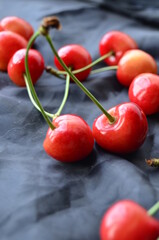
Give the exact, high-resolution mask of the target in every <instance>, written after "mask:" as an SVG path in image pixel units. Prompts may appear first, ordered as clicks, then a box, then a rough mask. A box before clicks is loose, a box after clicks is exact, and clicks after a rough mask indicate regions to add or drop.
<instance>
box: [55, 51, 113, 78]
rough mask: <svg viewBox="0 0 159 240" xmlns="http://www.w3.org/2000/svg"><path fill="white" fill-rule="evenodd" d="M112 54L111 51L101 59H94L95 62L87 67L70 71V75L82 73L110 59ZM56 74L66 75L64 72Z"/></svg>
mask: <svg viewBox="0 0 159 240" xmlns="http://www.w3.org/2000/svg"><path fill="white" fill-rule="evenodd" d="M112 54H113V51H110V52H109V53H107V54H105V55H103V56H102V57H100V58H98V59H96V60H95V61H93V62H92V63H90V64H88V65H87V66H85V67H83V68H79V69H77V70H74V71H72V73H73V74H76V73H80V72H83V71H85V70H87V69H88V68H90V67H93V66H95V65H96V64H97V63H99V62H101V61H103V60H104V59H106V58H108V57H110V56H111V55H112ZM57 73H58V74H66V72H65V71H57Z"/></svg>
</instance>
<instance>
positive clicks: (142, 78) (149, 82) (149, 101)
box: [128, 73, 159, 115]
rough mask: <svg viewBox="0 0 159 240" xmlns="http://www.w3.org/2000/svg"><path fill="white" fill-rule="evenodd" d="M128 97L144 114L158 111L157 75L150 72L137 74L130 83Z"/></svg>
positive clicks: (158, 83) (158, 79) (158, 87)
mask: <svg viewBox="0 0 159 240" xmlns="http://www.w3.org/2000/svg"><path fill="white" fill-rule="evenodd" d="M128 93H129V98H130V101H131V102H134V103H136V104H137V105H139V106H140V107H141V108H142V110H143V111H144V113H145V114H146V115H151V114H154V113H157V112H159V76H157V75H155V74H152V73H143V74H140V75H138V76H137V77H136V78H135V79H134V80H133V81H132V83H131V84H130V87H129V92H128Z"/></svg>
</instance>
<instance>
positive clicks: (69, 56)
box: [54, 44, 92, 82]
mask: <svg viewBox="0 0 159 240" xmlns="http://www.w3.org/2000/svg"><path fill="white" fill-rule="evenodd" d="M58 54H59V56H60V57H61V59H62V60H63V61H64V63H65V64H66V66H67V67H70V68H71V70H72V71H73V70H78V69H80V68H83V67H85V66H87V65H88V64H90V63H91V62H92V59H91V56H90V54H89V52H88V51H87V50H86V49H85V48H84V47H82V46H80V45H77V44H70V45H66V46H64V47H62V48H60V49H59V50H58ZM54 62H55V65H56V67H57V68H58V69H59V70H63V67H62V66H61V64H60V63H59V61H58V59H57V58H56V57H55V58H54ZM90 71H91V68H89V69H87V70H85V71H83V72H80V73H77V74H75V76H76V77H77V78H78V80H79V81H81V82H82V81H84V80H85V79H86V78H87V77H88V75H89V73H90Z"/></svg>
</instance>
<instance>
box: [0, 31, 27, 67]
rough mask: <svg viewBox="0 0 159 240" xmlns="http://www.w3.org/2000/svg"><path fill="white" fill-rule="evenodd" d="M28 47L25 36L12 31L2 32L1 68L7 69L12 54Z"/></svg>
mask: <svg viewBox="0 0 159 240" xmlns="http://www.w3.org/2000/svg"><path fill="white" fill-rule="evenodd" d="M26 47H27V41H26V39H25V38H23V37H22V36H20V35H19V34H17V33H13V32H10V31H2V32H0V70H2V71H6V70H7V65H8V62H9V60H10V58H11V57H12V55H13V54H14V53H15V52H16V51H17V50H19V49H21V48H26Z"/></svg>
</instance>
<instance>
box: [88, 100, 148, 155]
mask: <svg viewBox="0 0 159 240" xmlns="http://www.w3.org/2000/svg"><path fill="white" fill-rule="evenodd" d="M108 112H109V113H110V114H111V115H112V116H113V117H115V118H116V121H115V122H114V123H110V122H109V121H108V119H107V117H106V116H105V115H104V114H102V115H101V116H99V117H98V118H97V119H96V120H95V121H94V123H93V136H94V138H95V140H96V142H97V143H98V144H99V145H100V146H101V147H102V148H104V149H105V150H108V151H110V152H114V153H130V152H133V151H135V150H137V149H138V148H139V147H140V146H141V145H142V143H143V142H144V140H145V138H146V134H147V130H148V123H147V119H146V116H145V114H144V112H143V111H142V110H141V109H140V108H139V107H138V106H137V105H136V104H135V103H131V102H130V103H123V104H119V105H117V106H115V107H113V108H111V109H110V110H108Z"/></svg>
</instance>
